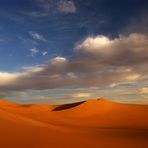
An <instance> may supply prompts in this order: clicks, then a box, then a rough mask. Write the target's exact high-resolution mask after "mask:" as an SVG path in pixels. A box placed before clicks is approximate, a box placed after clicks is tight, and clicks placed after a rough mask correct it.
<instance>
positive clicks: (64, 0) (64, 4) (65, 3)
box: [58, 0, 76, 13]
mask: <svg viewBox="0 0 148 148" xmlns="http://www.w3.org/2000/svg"><path fill="white" fill-rule="evenodd" d="M58 10H59V11H60V12H65V13H75V12H76V6H75V4H74V2H73V1H72V0H60V1H59V4H58Z"/></svg>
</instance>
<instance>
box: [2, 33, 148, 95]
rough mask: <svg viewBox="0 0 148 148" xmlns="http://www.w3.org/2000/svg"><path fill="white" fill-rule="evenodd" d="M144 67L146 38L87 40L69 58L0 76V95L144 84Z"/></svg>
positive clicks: (147, 74)
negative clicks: (134, 83) (27, 91)
mask: <svg viewBox="0 0 148 148" xmlns="http://www.w3.org/2000/svg"><path fill="white" fill-rule="evenodd" d="M33 52H35V53H36V52H37V51H36V50H33ZM147 63H148V37H147V36H146V35H143V34H137V33H133V34H130V35H128V36H122V35H120V36H119V37H118V38H114V39H110V38H108V37H106V36H100V35H98V36H96V37H88V38H86V39H85V40H84V41H82V42H79V43H77V44H76V46H75V56H74V57H73V58H66V57H61V56H58V57H55V58H52V59H50V60H49V62H48V63H46V64H44V65H38V66H33V67H30V68H26V69H24V70H23V71H20V72H16V73H6V72H0V92H1V93H0V94H2V93H3V92H5V93H6V94H7V93H8V92H12V91H26V90H46V89H54V88H67V87H68V88H80V87H81V88H87V87H104V86H108V87H115V86H117V85H119V84H126V83H128V84H129V83H132V82H140V81H147V78H148V69H147Z"/></svg>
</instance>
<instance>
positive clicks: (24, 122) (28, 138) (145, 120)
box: [0, 99, 148, 148]
mask: <svg viewBox="0 0 148 148" xmlns="http://www.w3.org/2000/svg"><path fill="white" fill-rule="evenodd" d="M147 147H148V105H130V104H121V103H115V102H112V101H109V100H107V99H96V100H88V101H83V102H78V103H73V104H66V105H42V104H40V105H35V104H30V105H20V104H15V103H10V102H7V101H4V100H0V148H147Z"/></svg>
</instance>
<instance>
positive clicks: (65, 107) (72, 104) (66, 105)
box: [52, 101, 85, 111]
mask: <svg viewBox="0 0 148 148" xmlns="http://www.w3.org/2000/svg"><path fill="white" fill-rule="evenodd" d="M84 102H85V101H82V102H77V103H71V104H64V105H60V106H58V107H56V108H54V109H53V110H52V111H62V110H66V109H70V108H73V107H76V106H79V105H80V104H83V103H84Z"/></svg>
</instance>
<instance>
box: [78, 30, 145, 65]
mask: <svg viewBox="0 0 148 148" xmlns="http://www.w3.org/2000/svg"><path fill="white" fill-rule="evenodd" d="M75 49H76V51H77V52H78V53H81V54H82V55H84V56H86V57H87V56H92V57H96V58H98V60H97V61H98V62H99V63H101V62H102V63H103V64H105V63H106V64H107V65H120V66H122V65H123V66H125V65H131V64H140V63H146V61H147V59H148V36H146V35H143V34H138V33H132V34H130V35H129V36H123V35H119V38H115V39H110V38H108V37H106V36H100V35H99V36H96V37H88V38H87V39H85V40H84V41H83V42H81V43H78V44H77V45H76V48H75Z"/></svg>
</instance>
